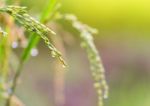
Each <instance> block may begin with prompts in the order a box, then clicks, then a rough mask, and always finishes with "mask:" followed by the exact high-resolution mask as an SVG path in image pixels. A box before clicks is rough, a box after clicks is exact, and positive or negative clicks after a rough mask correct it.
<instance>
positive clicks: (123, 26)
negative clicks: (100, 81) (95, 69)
mask: <svg viewBox="0 0 150 106" xmlns="http://www.w3.org/2000/svg"><path fill="white" fill-rule="evenodd" d="M46 3H47V0H22V3H21V4H22V5H23V6H27V7H28V9H29V11H30V14H32V15H38V14H39V13H40V12H41V11H42V10H43V8H44V6H45V5H46ZM61 4H62V7H61V9H60V11H61V12H62V13H73V14H75V15H76V16H77V17H78V18H79V19H80V20H81V21H82V22H84V23H86V24H88V25H90V26H92V27H95V28H97V29H98V30H99V34H98V35H94V38H95V44H96V45H97V48H98V50H99V53H100V54H101V57H102V60H103V63H104V66H105V69H106V78H107V81H108V83H109V87H110V94H109V98H108V99H107V100H105V106H150V94H149V90H150V48H149V47H150V12H149V11H150V1H149V0H62V1H61ZM38 48H39V55H38V56H37V57H36V58H34V57H32V58H31V59H30V61H29V62H28V63H27V64H26V65H25V67H24V71H23V73H22V82H21V84H20V85H19V86H18V90H17V96H18V97H20V98H21V100H22V101H23V102H24V103H26V105H27V106H55V105H54V87H53V85H54V84H53V79H54V77H55V74H54V72H55V70H54V69H53V66H54V65H53V61H54V60H53V59H52V58H50V56H49V51H48V50H47V48H46V47H45V46H44V44H43V43H42V42H41V45H39V46H38ZM66 55H67V61H68V63H69V70H68V71H67V72H66V77H65V78H66V79H65V81H66V84H65V95H66V103H65V105H64V106H96V103H97V95H96V92H95V90H94V88H93V84H92V83H93V81H92V77H91V73H90V69H89V63H88V60H87V57H86V54H85V51H84V50H82V49H81V48H80V47H79V45H78V41H76V40H73V43H72V44H71V45H67V47H66Z"/></svg>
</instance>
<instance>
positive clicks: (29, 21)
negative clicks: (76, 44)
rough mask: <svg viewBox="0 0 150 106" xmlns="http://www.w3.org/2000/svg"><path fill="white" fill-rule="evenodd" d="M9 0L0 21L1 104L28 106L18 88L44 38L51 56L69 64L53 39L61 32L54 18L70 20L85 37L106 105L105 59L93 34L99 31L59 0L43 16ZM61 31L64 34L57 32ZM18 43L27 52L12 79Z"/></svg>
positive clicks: (98, 89)
mask: <svg viewBox="0 0 150 106" xmlns="http://www.w3.org/2000/svg"><path fill="white" fill-rule="evenodd" d="M8 1H9V0H8ZM8 1H2V2H0V4H3V6H1V7H0V14H1V18H0V21H1V22H2V25H1V27H2V28H0V105H4V106H24V104H23V103H22V102H21V101H20V100H19V99H18V98H17V97H16V96H15V90H16V86H17V83H18V78H19V77H20V74H21V73H22V68H23V67H24V64H25V63H26V62H27V60H28V59H29V58H30V55H31V53H34V52H36V49H35V48H36V46H37V44H38V43H39V41H40V39H42V40H43V41H44V42H45V46H47V48H48V49H49V50H50V52H51V56H52V57H55V58H56V59H58V60H59V61H60V63H61V64H62V66H63V67H65V68H68V65H67V63H66V62H65V60H64V59H63V56H62V53H61V51H59V50H58V49H57V48H56V47H55V46H54V44H55V43H53V42H55V39H53V36H56V33H57V32H56V33H55V32H54V31H53V30H51V29H50V28H49V27H48V26H46V24H47V23H48V22H49V21H53V22H54V24H58V25H60V26H63V25H64V24H62V22H65V23H66V22H67V23H69V24H70V26H69V27H72V28H73V29H74V30H76V32H77V33H76V34H78V35H79V36H78V38H79V39H80V40H81V47H83V48H85V50H86V52H87V56H88V59H89V63H90V68H91V74H92V76H93V79H94V87H95V88H96V92H97V94H98V103H97V104H98V106H104V105H103V99H104V98H107V97H108V85H107V83H106V80H105V73H104V72H105V70H104V67H103V64H102V61H101V58H100V56H99V53H98V51H97V49H96V47H95V45H94V42H93V37H92V35H93V34H96V33H97V32H98V31H97V30H96V29H94V28H91V27H89V26H88V25H85V24H83V23H81V22H80V21H78V20H77V18H76V17H75V16H74V15H70V14H62V13H60V12H59V11H58V8H59V7H60V2H59V0H49V3H48V5H47V6H46V7H45V10H44V11H43V12H42V13H41V16H40V19H39V20H36V19H35V18H33V17H31V16H30V15H29V14H28V12H27V8H26V7H22V6H16V5H14V4H12V5H7V2H8ZM14 3H15V2H14ZM16 29H17V30H16ZM13 31H16V33H19V34H20V33H21V34H22V35H23V36H21V37H19V35H18V36H15V34H16V33H15V34H13V33H12V32H13ZM68 31H69V29H68ZM26 33H27V34H29V37H26V36H25V34H26ZM57 35H60V34H58V33H57ZM12 36H13V38H12ZM49 37H50V38H51V39H50V38H49ZM18 39H19V41H20V42H18ZM18 44H20V46H21V47H23V52H22V55H21V57H17V59H16V61H18V63H16V64H15V63H12V66H13V70H15V71H14V72H15V73H14V77H13V78H12V81H11V80H10V78H9V77H10V73H11V70H10V65H9V63H10V58H11V57H12V56H14V55H15V54H14V52H13V48H16V47H17V46H18ZM61 45H63V44H61ZM33 55H36V54H33ZM63 55H64V54H63ZM57 64H59V63H57ZM63 67H62V68H63ZM1 98H4V99H5V100H4V101H3V102H1ZM1 103H2V104H1Z"/></svg>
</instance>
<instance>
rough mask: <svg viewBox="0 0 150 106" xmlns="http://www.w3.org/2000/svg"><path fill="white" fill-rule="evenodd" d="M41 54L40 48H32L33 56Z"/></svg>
mask: <svg viewBox="0 0 150 106" xmlns="http://www.w3.org/2000/svg"><path fill="white" fill-rule="evenodd" d="M38 54H39V52H38V49H35V48H34V49H32V50H31V56H33V57H35V56H37V55H38Z"/></svg>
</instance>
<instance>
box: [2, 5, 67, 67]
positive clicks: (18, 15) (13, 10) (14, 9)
mask: <svg viewBox="0 0 150 106" xmlns="http://www.w3.org/2000/svg"><path fill="white" fill-rule="evenodd" d="M0 11H2V12H6V13H8V14H10V15H11V16H13V17H14V19H16V20H17V21H18V22H19V23H20V24H21V25H22V26H24V27H25V28H26V29H27V30H28V31H30V32H35V33H37V34H38V35H40V37H41V38H42V39H43V40H44V41H45V43H46V45H47V46H48V48H49V49H50V51H51V54H52V57H57V58H59V60H60V61H61V63H62V64H63V66H66V63H65V61H64V60H63V58H62V55H61V53H60V52H59V51H58V50H57V49H56V48H55V47H54V46H53V44H52V43H51V42H50V41H49V39H48V37H47V35H48V34H53V35H55V33H54V32H53V31H52V30H50V29H49V28H48V27H46V26H45V25H43V24H41V23H40V22H38V21H36V20H35V19H33V18H32V17H31V16H30V15H28V14H27V12H26V7H19V6H7V7H3V8H0Z"/></svg>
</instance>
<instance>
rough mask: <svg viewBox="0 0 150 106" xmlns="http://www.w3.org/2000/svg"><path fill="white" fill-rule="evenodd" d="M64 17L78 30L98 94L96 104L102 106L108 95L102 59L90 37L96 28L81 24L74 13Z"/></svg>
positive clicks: (95, 31)
mask: <svg viewBox="0 0 150 106" xmlns="http://www.w3.org/2000/svg"><path fill="white" fill-rule="evenodd" d="M65 19H66V20H69V21H70V22H71V23H72V25H73V27H74V28H75V29H76V30H77V31H79V32H80V38H81V40H82V42H81V46H82V47H83V48H85V49H86V51H87V54H88V58H89V61H90V64H91V71H92V76H93V77H94V87H95V89H96V91H97V94H98V106H103V99H105V98H107V97H108V85H107V83H106V80H105V74H104V72H105V70H104V68H103V64H102V61H101V59H100V56H99V53H98V51H97V49H96V47H95V45H94V42H93V37H92V34H95V33H97V30H96V29H93V28H91V27H89V26H87V25H84V24H82V23H81V22H79V21H78V20H77V18H76V17H75V16H74V15H70V14H68V15H65Z"/></svg>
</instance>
